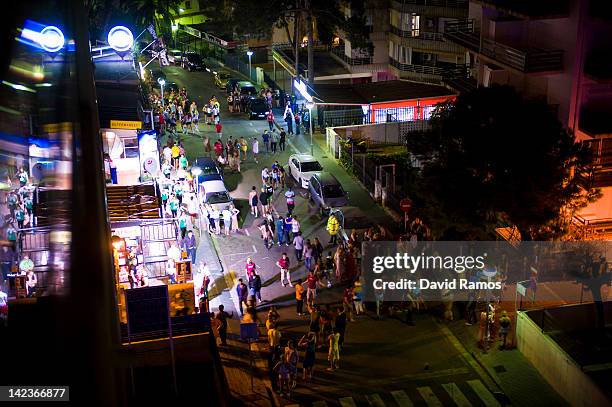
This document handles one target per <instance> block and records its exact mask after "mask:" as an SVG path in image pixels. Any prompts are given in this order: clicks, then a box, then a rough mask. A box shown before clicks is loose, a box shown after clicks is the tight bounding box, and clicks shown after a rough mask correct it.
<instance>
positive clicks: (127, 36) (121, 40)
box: [106, 25, 134, 52]
mask: <svg viewBox="0 0 612 407" xmlns="http://www.w3.org/2000/svg"><path fill="white" fill-rule="evenodd" d="M106 40H107V41H108V45H110V47H111V48H112V49H114V50H115V51H117V52H126V51H129V50H130V49H131V48H132V45H134V35H133V34H132V32H131V31H130V29H129V28H127V27H124V26H122V25H118V26H116V27H113V28H111V30H110V31H109V32H108V37H107V38H106Z"/></svg>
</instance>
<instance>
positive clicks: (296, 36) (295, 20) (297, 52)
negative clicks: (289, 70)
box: [291, 0, 301, 93]
mask: <svg viewBox="0 0 612 407" xmlns="http://www.w3.org/2000/svg"><path fill="white" fill-rule="evenodd" d="M300 13H301V11H300V3H299V0H296V1H295V17H294V18H293V29H294V34H293V41H294V42H295V75H296V79H299V78H300V42H301V41H300ZM291 83H292V85H291V86H292V87H293V81H292V82H291ZM294 93H295V90H294Z"/></svg>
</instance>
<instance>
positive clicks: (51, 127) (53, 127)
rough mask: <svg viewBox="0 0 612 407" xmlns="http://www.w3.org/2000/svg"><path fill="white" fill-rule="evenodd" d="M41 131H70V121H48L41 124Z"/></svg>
mask: <svg viewBox="0 0 612 407" xmlns="http://www.w3.org/2000/svg"><path fill="white" fill-rule="evenodd" d="M42 129H43V133H49V134H52V133H62V132H65V131H70V132H71V131H72V123H70V122H61V123H48V124H43V126H42Z"/></svg>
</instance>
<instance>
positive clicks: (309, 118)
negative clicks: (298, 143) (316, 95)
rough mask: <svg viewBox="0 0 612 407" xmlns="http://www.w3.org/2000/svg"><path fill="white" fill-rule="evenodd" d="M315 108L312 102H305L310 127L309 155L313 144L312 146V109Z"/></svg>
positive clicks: (311, 153) (311, 152)
mask: <svg viewBox="0 0 612 407" xmlns="http://www.w3.org/2000/svg"><path fill="white" fill-rule="evenodd" d="M314 107H315V103H314V102H306V108H307V109H308V121H309V122H310V123H309V127H310V155H313V149H314V147H313V144H312V109H313V108H314Z"/></svg>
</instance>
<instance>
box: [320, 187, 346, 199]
mask: <svg viewBox="0 0 612 407" xmlns="http://www.w3.org/2000/svg"><path fill="white" fill-rule="evenodd" d="M323 196H324V197H325V198H341V197H343V196H344V190H343V189H342V187H341V186H340V185H336V184H333V185H325V186H324V187H323Z"/></svg>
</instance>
